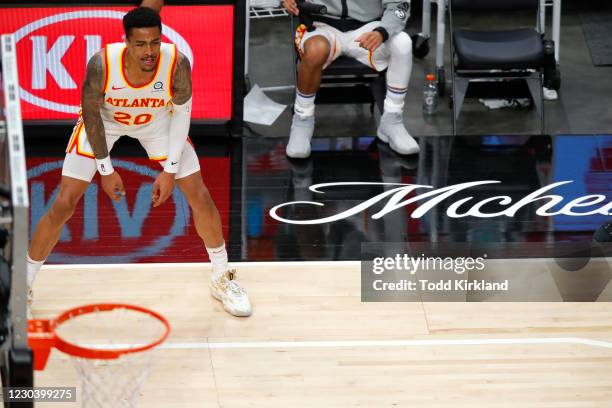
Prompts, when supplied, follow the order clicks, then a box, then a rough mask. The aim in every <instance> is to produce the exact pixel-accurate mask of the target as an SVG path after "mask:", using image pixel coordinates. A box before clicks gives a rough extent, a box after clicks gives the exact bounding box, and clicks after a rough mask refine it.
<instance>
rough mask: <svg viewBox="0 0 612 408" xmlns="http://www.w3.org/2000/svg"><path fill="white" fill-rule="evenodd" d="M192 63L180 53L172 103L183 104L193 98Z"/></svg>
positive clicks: (173, 85)
mask: <svg viewBox="0 0 612 408" xmlns="http://www.w3.org/2000/svg"><path fill="white" fill-rule="evenodd" d="M191 91H192V88H191V64H190V63H189V60H188V59H187V57H185V56H184V55H183V54H181V53H179V55H178V61H177V64H176V69H175V71H174V76H173V81H172V95H173V97H172V103H174V104H175V105H183V104H185V103H186V102H187V101H188V100H189V99H191Z"/></svg>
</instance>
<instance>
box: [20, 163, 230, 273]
mask: <svg viewBox="0 0 612 408" xmlns="http://www.w3.org/2000/svg"><path fill="white" fill-rule="evenodd" d="M62 164H63V160H62V159H60V158H57V157H30V158H28V159H27V168H28V187H29V189H30V197H31V206H30V228H31V230H30V233H31V234H32V233H33V232H34V229H35V228H36V225H37V224H38V222H39V221H40V218H41V217H42V216H43V215H44V214H45V212H46V211H48V210H49V207H50V206H51V204H52V203H53V200H54V199H55V196H56V195H57V194H58V191H59V183H60V179H61V173H62ZM113 165H114V167H115V169H116V170H117V172H118V173H119V174H120V175H121V177H122V179H123V183H124V186H125V192H126V195H125V197H123V198H122V199H121V201H119V202H114V201H112V200H111V199H110V198H108V196H107V195H106V193H104V191H103V190H102V187H101V186H100V185H99V182H100V178H99V176H96V177H94V179H93V182H92V183H91V184H90V185H89V187H88V188H87V190H86V191H85V194H84V195H83V199H82V200H81V201H80V202H79V204H78V205H77V208H76V211H75V213H74V215H73V216H72V218H71V219H70V221H68V223H67V224H66V225H65V226H64V228H63V229H62V233H61V236H60V240H59V242H58V244H57V246H56V247H55V249H54V250H53V253H52V254H51V255H50V256H49V258H48V261H49V262H50V263H62V264H63V263H90V264H98V263H137V262H141V263H142V262H147V263H148V262H205V261H207V260H208V255H207V254H206V250H205V249H204V245H203V244H202V240H201V239H200V238H199V237H198V234H197V231H196V229H195V226H194V224H193V215H192V212H191V209H190V208H189V205H188V204H187V200H186V198H185V196H184V195H183V194H182V193H181V191H180V189H179V188H176V189H175V190H174V193H173V195H172V197H170V198H169V199H168V201H166V202H165V203H164V204H163V205H161V206H159V207H157V208H153V206H152V204H151V192H152V189H153V183H154V182H155V179H156V177H157V176H158V174H159V172H160V170H161V166H160V165H159V164H158V163H156V162H154V161H151V160H148V159H146V158H134V157H122V156H113ZM200 166H201V167H202V168H203V169H215V171H204V172H202V177H203V179H204V182H205V183H206V186H207V187H208V190H209V192H210V194H211V196H212V198H213V200H214V202H215V204H216V205H217V208H218V209H219V214H220V216H221V222H222V225H224V226H227V225H229V213H230V211H229V208H230V160H229V158H228V157H200ZM228 233H229V231H228V230H227V228H224V230H223V236H224V237H225V239H226V241H227V240H228Z"/></svg>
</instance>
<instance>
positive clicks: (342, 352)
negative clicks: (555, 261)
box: [34, 260, 612, 408]
mask: <svg viewBox="0 0 612 408" xmlns="http://www.w3.org/2000/svg"><path fill="white" fill-rule="evenodd" d="M504 265H506V267H508V268H514V269H515V270H519V269H520V270H523V271H527V270H528V269H530V268H532V269H533V270H538V271H540V272H539V273H540V274H541V275H542V276H545V275H546V274H547V273H548V272H547V269H546V268H548V266H547V265H549V262H547V261H546V260H539V261H538V260H533V261H532V262H529V263H526V262H522V263H520V262H519V263H516V262H513V261H504ZM595 267H597V266H596V265H595ZM237 268H238V276H239V279H240V281H241V282H242V283H243V284H244V286H245V287H246V288H247V290H248V292H249V295H250V297H251V301H252V303H253V306H254V313H253V315H252V316H251V317H250V318H247V319H244V318H234V317H232V316H229V315H228V314H226V313H225V312H224V311H223V310H222V307H221V306H220V304H219V303H217V302H216V301H215V300H213V299H212V298H211V297H210V296H209V293H208V287H207V281H208V276H209V273H210V269H209V266H208V265H206V264H204V265H195V264H184V265H177V264H152V265H129V266H117V265H112V266H95V267H93V266H87V265H83V266H46V267H44V268H43V270H42V271H41V273H40V275H39V279H37V281H36V285H35V288H34V291H35V304H34V315H35V317H37V318H41V317H50V316H53V315H56V314H57V313H59V312H60V311H62V310H64V309H66V308H69V307H73V306H77V305H80V304H84V303H90V302H101V301H106V302H109V301H115V302H128V303H134V304H139V305H143V306H146V307H150V308H153V309H155V310H156V311H158V312H160V313H162V314H163V315H165V316H166V317H167V318H168V319H169V320H170V323H171V325H172V328H173V331H172V334H171V336H170V337H169V339H168V341H167V343H166V344H165V346H164V347H163V348H161V349H160V350H158V351H157V353H156V358H155V361H154V365H153V367H152V369H151V373H150V376H149V378H148V381H147V383H146V385H145V387H144V389H143V393H142V397H141V403H140V406H141V407H146V408H153V407H155V408H157V407H205V408H206V407H262V408H272V407H283V408H288V407H291V408H293V407H317V408H319V407H368V408H370V407H371V408H378V407H410V408H413V407H419V408H442V407H444V408H446V407H453V408H476V407H487V408H502V407H503V408H506V407H507V408H510V407H512V408H609V407H611V406H612V303H604V302H598V303H553V302H547V303H502V302H490V303H422V302H412V303H362V302H360V279H359V273H360V271H359V264H358V263H352V262H338V263H333V264H330V263H316V262H313V263H248V264H240V265H237ZM610 286H612V285H610ZM605 291H606V293H608V294H610V292H611V291H612V287H607V288H606V290H605ZM134 329H137V328H134ZM35 378H36V385H38V386H52V385H53V386H78V379H77V377H76V374H75V371H74V368H73V366H72V364H71V362H70V361H69V359H68V358H67V357H66V356H65V355H62V354H61V353H60V352H57V351H54V352H53V353H52V355H51V360H50V362H49V364H48V366H47V369H46V370H45V371H44V372H38V373H37V374H36V377H35ZM47 405H48V406H50V407H51V406H52V407H58V408H59V407H61V406H62V404H59V403H52V404H40V406H47ZM63 406H66V407H74V406H77V404H67V405H63Z"/></svg>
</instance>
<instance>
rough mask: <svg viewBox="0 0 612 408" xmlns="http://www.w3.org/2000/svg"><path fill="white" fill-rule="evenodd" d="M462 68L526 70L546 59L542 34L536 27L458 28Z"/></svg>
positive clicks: (457, 51) (455, 37)
mask: <svg viewBox="0 0 612 408" xmlns="http://www.w3.org/2000/svg"><path fill="white" fill-rule="evenodd" d="M453 41H454V46H455V55H456V57H457V62H456V63H457V65H456V67H457V68H459V69H527V68H538V67H541V66H542V64H543V62H544V46H543V44H542V37H541V35H540V33H538V32H537V31H536V30H535V29H533V28H520V29H516V30H504V31H475V30H464V29H458V30H455V32H454V35H453Z"/></svg>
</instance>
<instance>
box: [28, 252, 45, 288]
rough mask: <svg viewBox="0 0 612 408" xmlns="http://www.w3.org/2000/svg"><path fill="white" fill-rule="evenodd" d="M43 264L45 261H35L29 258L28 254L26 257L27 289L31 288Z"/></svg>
mask: <svg viewBox="0 0 612 408" xmlns="http://www.w3.org/2000/svg"><path fill="white" fill-rule="evenodd" d="M44 263H45V260H42V261H35V260H33V259H32V258H30V254H28V255H27V272H28V287H30V288H31V287H32V284H33V283H34V279H35V278H36V275H37V274H38V271H40V268H42V266H43V264H44Z"/></svg>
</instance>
